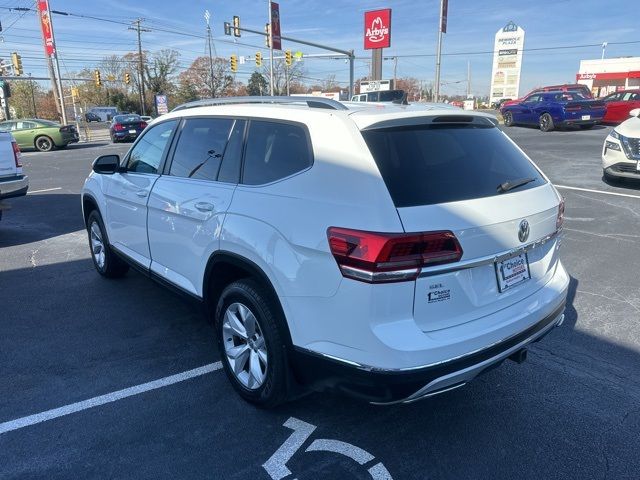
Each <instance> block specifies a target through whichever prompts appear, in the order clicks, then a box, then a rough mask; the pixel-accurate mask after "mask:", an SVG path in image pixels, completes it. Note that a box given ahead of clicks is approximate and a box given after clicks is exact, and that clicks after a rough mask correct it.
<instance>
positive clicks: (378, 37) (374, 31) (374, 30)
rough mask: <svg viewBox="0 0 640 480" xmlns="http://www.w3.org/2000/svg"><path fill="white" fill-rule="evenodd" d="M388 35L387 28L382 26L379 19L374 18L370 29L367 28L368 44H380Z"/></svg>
mask: <svg viewBox="0 0 640 480" xmlns="http://www.w3.org/2000/svg"><path fill="white" fill-rule="evenodd" d="M388 34H389V28H388V27H385V26H384V24H383V23H382V19H381V18H380V17H376V18H375V20H374V21H373V22H371V28H367V37H368V38H369V41H370V42H375V43H378V42H382V41H384V39H385V37H386V36H387V35H388Z"/></svg>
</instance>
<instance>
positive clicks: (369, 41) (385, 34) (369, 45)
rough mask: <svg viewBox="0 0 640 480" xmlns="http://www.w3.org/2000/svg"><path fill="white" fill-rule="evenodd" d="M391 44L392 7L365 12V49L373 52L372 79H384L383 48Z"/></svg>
mask: <svg viewBox="0 0 640 480" xmlns="http://www.w3.org/2000/svg"><path fill="white" fill-rule="evenodd" d="M390 46H391V9H390V8H385V9H382V10H371V11H369V12H364V49H365V50H372V52H371V80H381V79H382V49H383V48H389V47H390Z"/></svg>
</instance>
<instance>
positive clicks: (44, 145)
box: [33, 135, 56, 152]
mask: <svg viewBox="0 0 640 480" xmlns="http://www.w3.org/2000/svg"><path fill="white" fill-rule="evenodd" d="M33 146H34V147H36V150H38V151H39V152H50V151H51V150H53V149H54V147H55V146H56V144H55V143H53V140H52V138H51V137H48V136H46V135H40V136H39V137H36V138H35V140H34V141H33Z"/></svg>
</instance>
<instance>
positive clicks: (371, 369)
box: [296, 305, 564, 373]
mask: <svg viewBox="0 0 640 480" xmlns="http://www.w3.org/2000/svg"><path fill="white" fill-rule="evenodd" d="M558 307H559V305H558ZM558 307H556V308H558ZM554 310H555V309H554ZM554 310H552V312H551V313H553V311H554ZM545 318H547V317H546V316H545V317H543V318H542V319H540V320H539V322H541V321H542V320H544V319H545ZM562 321H564V310H563V313H560V314H559V315H558V316H557V317H556V318H555V319H554V320H552V321H551V322H549V325H547V326H546V327H545V328H544V329H542V330H540V332H547V331H549V330H550V329H551V327H553V326H559V325H560V324H561V323H562ZM521 333H522V332H517V333H514V334H513V335H509V336H508V337H506V338H502V339H500V340H497V341H495V342H493V343H490V344H489V345H484V346H482V347H481V348H478V349H476V350H472V351H470V352H465V353H463V354H461V355H458V356H457V357H451V358H447V359H444V360H440V361H438V362H434V363H428V364H426V365H418V366H416V367H404V368H380V367H373V366H371V365H365V364H362V363H358V362H354V361H352V360H345V359H344V358H339V357H336V356H333V355H329V354H327V353H322V352H316V351H315V350H310V349H308V348H304V347H296V348H298V349H300V350H304V351H307V352H309V353H311V354H313V355H320V356H321V357H324V358H328V359H330V360H335V361H338V362H341V363H345V364H347V365H351V366H354V367H357V368H359V369H361V370H364V371H367V372H379V373H401V372H411V371H414V370H421V369H423V368H431V367H437V366H438V365H442V364H443V363H449V362H453V361H456V360H460V359H462V358H464V357H467V356H469V355H474V354H476V353H479V352H482V351H483V350H487V349H490V348H492V347H494V346H496V345H498V344H500V343H503V342H508V341H509V340H511V339H512V338H513V337H517V336H518V335H520V334H521ZM537 333H539V332H537ZM535 336H536V334H534V335H532V336H531V337H529V338H534V337H535ZM524 341H525V342H526V340H524Z"/></svg>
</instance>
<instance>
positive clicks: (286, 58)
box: [284, 50, 293, 67]
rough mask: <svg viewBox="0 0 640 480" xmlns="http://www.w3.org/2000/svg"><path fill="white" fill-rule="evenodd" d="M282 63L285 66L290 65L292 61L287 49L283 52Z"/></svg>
mask: <svg viewBox="0 0 640 480" xmlns="http://www.w3.org/2000/svg"><path fill="white" fill-rule="evenodd" d="M284 63H285V65H286V66H287V67H290V66H291V64H292V63H293V57H292V55H291V50H287V51H286V52H284Z"/></svg>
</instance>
